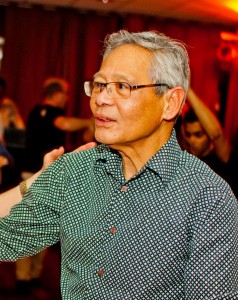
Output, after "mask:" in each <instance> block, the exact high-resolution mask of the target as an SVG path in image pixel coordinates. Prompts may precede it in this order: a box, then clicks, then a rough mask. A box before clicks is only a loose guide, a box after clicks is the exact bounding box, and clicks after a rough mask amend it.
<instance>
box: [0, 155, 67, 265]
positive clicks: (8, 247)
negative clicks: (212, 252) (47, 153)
mask: <svg viewBox="0 0 238 300" xmlns="http://www.w3.org/2000/svg"><path fill="white" fill-rule="evenodd" d="M63 169H64V158H60V159H58V160H57V161H56V162H55V163H54V164H52V165H51V166H50V167H49V168H48V169H47V170H46V171H45V172H43V173H42V174H41V176H39V177H38V179H37V180H36V181H35V182H34V183H33V184H32V186H31V187H30V189H29V190H28V191H27V193H26V194H25V196H24V198H23V200H22V201H21V202H20V203H19V204H17V205H15V206H14V207H13V208H12V210H11V212H10V214H9V216H7V217H5V218H2V219H0V260H1V261H6V260H11V261H12V260H16V259H19V258H21V257H24V256H29V255H33V254H35V253H37V252H39V251H40V250H42V249H43V248H46V247H47V246H50V245H52V244H54V243H56V242H57V241H59V220H60V208H61V204H62V201H63V199H64V190H65V185H64V170H63Z"/></svg>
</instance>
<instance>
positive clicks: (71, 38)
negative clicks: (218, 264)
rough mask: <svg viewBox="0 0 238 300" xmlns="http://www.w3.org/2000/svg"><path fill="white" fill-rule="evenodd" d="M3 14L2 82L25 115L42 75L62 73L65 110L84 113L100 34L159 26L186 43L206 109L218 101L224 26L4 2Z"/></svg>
mask: <svg viewBox="0 0 238 300" xmlns="http://www.w3.org/2000/svg"><path fill="white" fill-rule="evenodd" d="M4 16H5V18H4V24H3V25H1V24H2V22H3V21H1V22H0V26H4V32H5V38H6V45H5V47H4V60H3V64H2V72H1V73H2V75H3V76H4V77H5V78H6V80H7V82H8V95H9V96H10V97H12V98H13V99H14V100H15V101H16V103H17V104H18V105H19V107H20V110H21V113H22V114H23V117H24V119H25V120H26V118H27V116H28V114H29V111H30V110H31V108H32V107H33V106H34V105H35V104H36V103H37V102H38V101H39V99H40V96H41V90H42V84H43V81H44V80H45V78H46V77H48V76H62V77H64V78H65V79H67V80H68V81H69V82H70V85H71V99H72V100H71V102H70V104H69V108H68V113H69V114H70V115H75V116H81V117H88V116H90V109H89V101H88V100H89V99H88V98H87V97H86V96H85V95H84V92H83V82H84V81H85V80H87V79H90V78H92V75H93V74H94V73H95V71H97V69H98V68H99V65H100V61H101V55H100V51H101V48H102V41H103V40H104V37H105V36H106V35H107V34H108V33H111V32H113V31H116V30H118V29H128V30H130V31H141V30H152V29H153V30H159V31H161V32H164V33H165V34H167V35H169V36H171V37H173V38H176V39H180V40H183V41H184V42H185V43H186V44H187V45H188V52H189V56H190V64H191V70H192V86H193V88H194V90H195V91H196V92H197V94H198V95H199V96H200V97H201V98H202V99H203V100H204V101H205V102H206V103H207V104H208V105H209V106H210V107H211V108H212V109H214V107H215V106H216V103H218V102H219V92H218V81H219V69H218V67H217V58H216V51H217V48H218V46H219V33H220V31H221V30H225V29H226V28H222V27H221V26H218V25H213V24H202V23H191V22H182V21H174V20H166V19H160V18H155V17H149V16H139V15H125V16H121V15H118V14H104V15H100V14H97V13H94V12H88V13H85V12H79V11H77V10H69V9H56V10H46V9H43V8H42V7H38V6H37V7H33V8H31V9H26V8H20V7H18V6H16V5H9V6H8V7H6V8H4ZM233 113H234V111H233ZM74 140H75V139H74ZM75 143H77V141H76V142H75Z"/></svg>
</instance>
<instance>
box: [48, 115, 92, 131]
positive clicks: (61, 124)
mask: <svg viewBox="0 0 238 300" xmlns="http://www.w3.org/2000/svg"><path fill="white" fill-rule="evenodd" d="M90 124H91V121H90V119H81V118H75V117H58V118H56V119H55V122H54V125H55V126H56V127H57V128H59V129H61V130H63V131H76V130H81V129H85V128H88V127H90Z"/></svg>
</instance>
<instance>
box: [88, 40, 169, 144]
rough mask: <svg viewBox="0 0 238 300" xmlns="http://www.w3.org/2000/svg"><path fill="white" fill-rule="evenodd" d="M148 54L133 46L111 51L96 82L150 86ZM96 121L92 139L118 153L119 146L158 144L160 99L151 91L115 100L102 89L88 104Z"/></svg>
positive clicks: (97, 75)
mask: <svg viewBox="0 0 238 300" xmlns="http://www.w3.org/2000/svg"><path fill="white" fill-rule="evenodd" d="M150 63H151V53H150V52H148V51H147V50H145V49H143V48H141V47H137V46H133V45H123V46H121V47H119V48H117V49H115V50H113V51H112V52H111V53H110V54H109V56H108V57H107V58H106V59H105V60H104V61H103V63H102V65H101V68H100V70H99V72H98V73H96V74H95V76H94V81H95V82H100V83H106V82H127V83H129V84H130V85H131V86H134V85H142V84H151V83H153V82H151V79H150V77H149V64H150ZM90 106H91V110H92V112H93V115H94V118H95V137H96V140H97V141H98V142H102V143H105V144H108V145H110V146H112V147H113V148H115V149H118V146H119V148H120V147H121V146H122V145H124V146H125V145H126V146H132V144H133V143H136V145H138V143H139V145H141V143H142V144H143V143H145V142H146V141H148V140H151V139H152V141H154V140H156V139H157V140H158V133H159V131H160V130H162V129H160V127H161V122H162V120H163V106H164V101H163V97H158V96H157V95H155V90H154V88H153V87H152V88H151V87H150V88H143V89H138V90H134V91H131V96H130V97H129V98H128V99H114V98H112V97H110V96H109V95H108V93H107V91H106V89H104V90H103V91H102V92H101V93H100V94H99V95H98V96H97V97H96V98H91V100H90Z"/></svg>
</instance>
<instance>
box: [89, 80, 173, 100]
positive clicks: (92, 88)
mask: <svg viewBox="0 0 238 300" xmlns="http://www.w3.org/2000/svg"><path fill="white" fill-rule="evenodd" d="M156 86H165V87H167V88H168V89H169V88H170V87H169V85H168V84H166V83H155V84H144V85H134V86H131V85H130V84H129V83H127V82H104V83H102V82H96V81H85V83H84V91H85V94H86V95H87V96H88V97H92V98H95V97H97V96H98V95H99V94H100V93H101V92H102V91H103V90H104V89H106V90H107V93H108V95H109V96H110V97H112V98H116V99H127V98H130V96H131V91H134V90H138V89H143V88H147V87H156Z"/></svg>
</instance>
